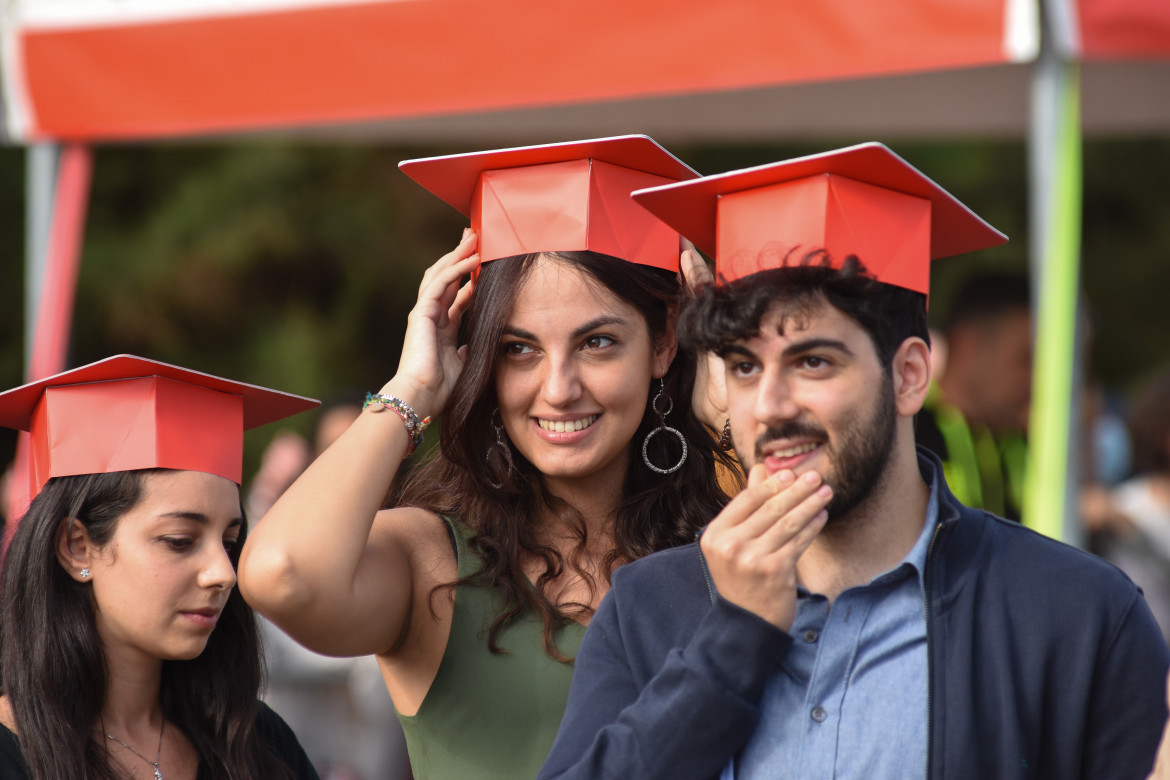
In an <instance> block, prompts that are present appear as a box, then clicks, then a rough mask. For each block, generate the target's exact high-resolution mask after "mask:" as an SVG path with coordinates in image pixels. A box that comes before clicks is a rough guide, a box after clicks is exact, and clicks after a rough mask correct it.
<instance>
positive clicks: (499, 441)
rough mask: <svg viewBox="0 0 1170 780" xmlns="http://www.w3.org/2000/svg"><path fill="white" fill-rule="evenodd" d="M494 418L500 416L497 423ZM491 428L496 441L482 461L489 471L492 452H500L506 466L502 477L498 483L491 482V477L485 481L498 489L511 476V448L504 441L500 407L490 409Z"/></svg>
mask: <svg viewBox="0 0 1170 780" xmlns="http://www.w3.org/2000/svg"><path fill="white" fill-rule="evenodd" d="M496 418H500V422H499V423H496ZM492 428H495V430H496V443H495V444H493V445H491V446H490V447H488V450H487V453H486V454H485V455H484V461H485V462H486V463H487V465H488V470H489V471H490V470H491V468H492V453H493V452H498V453H500V455H499V457H501V458H503V459H504V465H505V466H507V468H506V469H505V470H504V478H503V479H502V480H500V482H499V484H497V483H495V482H492V481H491V479H488V481H487V483H488V484H489V485H491V486H492V487H493V488H494V489H496V490H500V489H502V488H503V487H504V482H506V481H507V480H508V478H509V477H510V476H512V448H511V447H509V446H508V443H507V442H506V441H504V420H503V418H502V417H500V407H498V406H497V407H496V408H495V409H493V410H492Z"/></svg>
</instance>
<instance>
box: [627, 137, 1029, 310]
mask: <svg viewBox="0 0 1170 780" xmlns="http://www.w3.org/2000/svg"><path fill="white" fill-rule="evenodd" d="M633 198H634V200H636V201H637V202H638V203H640V204H642V205H643V206H645V207H646V208H647V209H649V210H650V211H651V212H652V213H653V214H654V215H655V216H657V217H659V218H660V219H662V220H663V221H664V222H666V223H667V224H669V225H671V226H673V227H675V228H677V229H678V230H679V231H680V232H681V233H682V234H683V235H684V236H686V237H687V238H689V239H690V240H691V241H693V242H694V243H695V245H696V246H697V247H698V248H699V249H702V250H703V251H704V252H706V253H708V254H709V255H712V256H714V258H715V266H716V270H717V273H718V275H719V276H720V278H721V279H722V280H724V281H732V280H734V279H738V278H740V277H743V276H747V275H748V274H752V273H755V272H756V271H762V270H765V269H768V268H776V267H779V266H782V265H783V264H784V262H785V258H786V256H787V253H788V252H789V251H790V250H792V249H794V248H796V247H800V248H801V249H805V250H809V251H811V250H816V249H825V250H827V251H828V253H829V254H830V256H831V257H832V260H833V262H834V263H839V262H841V261H842V260H843V259H844V258H845V257H847V256H848V255H856V256H857V257H858V258H859V259H860V260H861V262H862V263H864V264H865V267H866V269H867V270H868V271H869V273H870V275H871V276H873V278H875V279H877V280H878V281H881V282H885V283H886V284H892V285H896V286H898V287H906V288H909V289H911V290H916V291H918V292H921V293H923V294H924V295H925V294H927V293H928V292H929V290H930V261H931V260H937V259H938V258H941V257H950V256H951V255H957V254H961V253H963V252H972V251H974V250H976V249H985V248H987V247H991V246H997V245H999V244H1002V243H1004V242H1005V241H1007V236H1005V235H1004V234H1003V233H1000V232H999V231H998V230H996V229H995V228H993V227H992V226H991V225H989V224H987V223H986V222H984V221H983V220H982V219H980V218H979V216H978V215H976V214H975V213H974V212H973V211H971V210H970V209H969V208H967V207H966V206H964V205H963V204H962V203H960V202H959V201H958V200H956V199H955V197H954V196H952V195H951V194H950V193H948V192H947V191H946V190H944V189H943V188H942V187H939V186H938V185H937V184H935V183H934V182H933V181H931V180H930V179H929V178H927V177H926V176H924V175H923V174H922V173H920V172H919V171H918V170H917V169H916V168H914V167H913V166H912V165H910V164H909V163H907V162H906V161H905V160H903V159H902V158H901V157H899V156H898V155H896V154H894V153H893V152H892V151H890V150H889V149H888V148H886V147H885V146H884V145H882V144H879V143H866V144H860V145H858V146H851V147H848V148H845V149H838V150H835V151H831V152H825V153H823V154H814V155H811V156H809V157H799V158H796V159H793V160H786V161H784V162H778V163H772V164H770V165H761V166H758V167H756V168H745V169H743V170H739V171H731V172H730V173H723V174H719V175H717V176H707V177H704V178H701V179H695V180H693V181H686V182H680V183H677V184H670V185H665V186H660V187H654V188H650V189H643V190H639V191H638V192H635V193H633ZM803 255H804V252H802V251H797V252H795V253H794V254H793V255H792V257H793V258H799V257H802V256H803Z"/></svg>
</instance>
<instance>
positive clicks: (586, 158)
mask: <svg viewBox="0 0 1170 780" xmlns="http://www.w3.org/2000/svg"><path fill="white" fill-rule="evenodd" d="M398 167H399V168H401V169H402V172H403V173H405V174H406V175H407V176H409V177H410V178H412V179H414V180H415V181H416V182H418V183H419V184H421V185H422V186H424V187H426V188H427V189H428V190H430V191H431V192H433V193H434V194H435V195H438V196H439V197H440V198H442V199H443V200H445V201H446V202H447V203H450V204H451V205H452V206H454V207H455V208H456V209H458V210H459V211H460V212H461V213H462V214H464V215H465V216H467V217H470V218H471V227H472V228H473V229H474V230H475V231H476V233H477V234H478V235H479V254H480V257H481V258H482V259H483V261H484V262H487V261H488V260H496V259H499V258H501V257H511V256H512V255H522V254H528V253H533V252H571V251H578V250H585V249H588V250H592V251H594V252H600V253H602V254H606V255H612V256H614V257H619V258H621V259H623V260H628V261H630V262H632V263H640V264H642V265H650V266H654V267H656V268H665V269H666V270H668V271H677V270H678V233H677V232H675V231H674V230H672V229H671V228H669V227H667V226H666V225H665V224H663V223H662V222H661V221H659V220H658V219H657V218H655V217H653V216H652V215H650V214H649V213H648V212H647V211H645V210H644V209H642V208H640V207H638V206H637V205H636V204H635V203H634V202H633V201H631V200H630V193H631V192H632V191H633V190H636V189H640V188H644V187H657V186H659V185H662V184H669V183H672V182H676V181H680V180H683V179H693V178H695V177H697V176H698V175H699V174H698V173H696V172H695V171H694V170H692V169H691V168H689V167H688V166H687V165H685V164H684V163H683V162H681V161H680V160H679V159H678V158H676V157H675V156H674V155H672V154H671V153H670V152H668V151H666V150H665V149H663V148H662V147H661V146H659V145H658V144H657V143H655V142H654V141H653V140H652V139H650V138H648V137H646V136H644V135H625V136H618V137H616V138H598V139H594V140H590V141H574V142H571V143H559V144H545V145H542V146H525V147H519V148H515V149H496V150H493V151H487V152H472V153H470V154H455V155H450V156H447V157H428V158H424V159H418V160H404V161H403V162H401V163H399V165H398Z"/></svg>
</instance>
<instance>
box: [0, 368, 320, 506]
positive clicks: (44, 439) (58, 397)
mask: <svg viewBox="0 0 1170 780" xmlns="http://www.w3.org/2000/svg"><path fill="white" fill-rule="evenodd" d="M319 403H320V402H318V401H314V400H313V399H311V398H302V397H300V396H297V395H290V394H289V393H281V392H278V391H276V390H269V389H267V388H264V387H257V386H255V385H247V384H244V383H242V382H233V381H231V380H228V379H221V378H219V377H216V376H211V375H210V374H203V373H200V372H198V371H191V370H189V369H186V368H180V367H179V366H172V365H169V364H167V363H160V362H158V361H156V360H147V359H146V358H140V357H135V356H133V355H117V356H115V357H110V358H106V359H105V360H99V361H98V362H97V363H91V364H89V365H88V366H82V367H81V368H75V369H73V370H72V371H66V372H64V373H61V374H57V375H56V376H51V377H48V378H47V379H41V380H38V381H36V382H32V383H30V384H27V385H24V386H22V387H18V388H16V389H14V390H8V391H7V392H4V393H0V425H2V426H4V427H6V428H16V429H17V430H22V431H29V433H30V434H31V447H30V458H29V459H30V461H31V465H30V469H29V482H30V484H29V490H30V492H29V497H30V498H31V497H35V496H36V495H37V493H39V492H40V490H41V488H42V487H44V485H45V483H46V482H48V481H49V478H50V477H61V476H68V475H72V474H98V473H105V472H112V471H130V470H134V469H148V468H168V469H181V470H184V471H205V472H207V473H209V474H216V475H218V476H221V477H225V478H227V479H230V480H231V481H232V482H235V483H237V484H239V482H240V479H241V476H242V474H241V472H242V469H243V446H244V431H245V430H246V429H248V428H256V427H258V426H260V425H264V424H266V423H270V422H275V421H276V420H280V419H282V418H284V417H289V416H291V415H294V414H297V413H298V412H303V411H305V410H307V409H311V408H313V407H314V406H317V405H318V404H319Z"/></svg>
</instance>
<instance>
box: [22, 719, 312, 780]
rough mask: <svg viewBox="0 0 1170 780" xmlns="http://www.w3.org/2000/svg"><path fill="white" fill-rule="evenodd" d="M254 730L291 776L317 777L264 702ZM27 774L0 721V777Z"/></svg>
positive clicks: (205, 776) (201, 779) (202, 775)
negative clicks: (282, 762)
mask: <svg viewBox="0 0 1170 780" xmlns="http://www.w3.org/2000/svg"><path fill="white" fill-rule="evenodd" d="M256 732H257V733H258V734H259V735H260V739H261V740H262V741H263V742H264V744H265V745H267V746H268V749H269V750H271V751H272V752H273V753H274V754H275V755H276V756H277V757H278V758H280V759H281V760H282V761H284V763H285V764H287V765H288V768H289V769H291V770H292V773H293V777H295V778H297V780H320V778H319V777H318V776H317V770H315V769H314V768H313V765H312V763H310V761H309V757H308V756H306V755H305V751H304V750H303V749H301V745H300V743H299V742H297V738H296V735H295V734H293V732H292V729H290V728H289V727H288V724H287V723H285V722H284V721H283V720H281V718H280V716H279V715H277V714H276V713H275V712H273V711H272V710H271V709H269V708H268V705H266V704H264V703H261V704H260V712H259V713H258V714H257V715H256ZM210 777H211V775H210V773H209V771H208V769H207V767H206V766H204V765H203V764H202V763H200V764H199V773H198V775H197V776H196V780H209V778H210ZM30 778H31V775H30V774H29V772H28V768H27V767H26V766H25V765H24V753H23V752H22V751H21V749H20V742H18V741H17V739H16V735H15V734H13V733H12V731H10V730H9V729H7V728H5V727H4V726H3V725H0V780H30Z"/></svg>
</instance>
